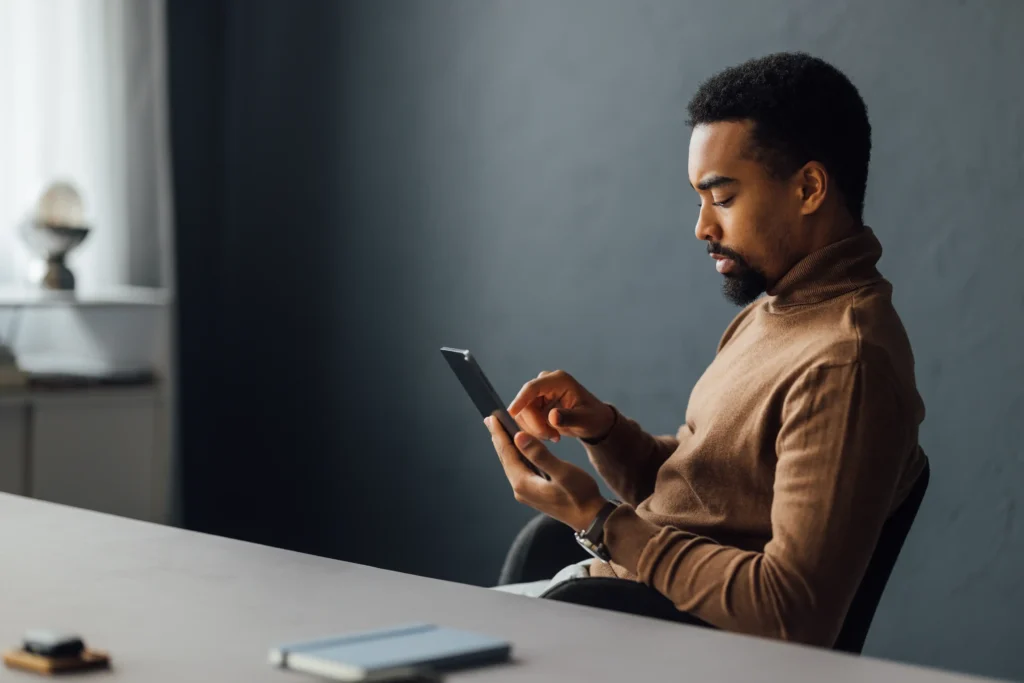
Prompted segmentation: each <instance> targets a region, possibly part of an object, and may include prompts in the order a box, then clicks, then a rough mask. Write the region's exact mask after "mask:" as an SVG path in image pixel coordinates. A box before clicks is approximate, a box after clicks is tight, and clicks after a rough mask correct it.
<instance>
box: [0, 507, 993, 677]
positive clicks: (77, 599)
mask: <svg viewBox="0 0 1024 683" xmlns="http://www.w3.org/2000/svg"><path fill="white" fill-rule="evenodd" d="M393 542H396V543H400V542H401V539H398V538H396V539H393ZM0 552H2V555H0V558H2V559H0V646H2V647H4V648H6V647H7V646H13V645H16V644H17V643H18V642H19V639H20V636H21V633H22V632H23V631H24V630H26V629H28V628H33V627H47V628H59V629H68V630H73V631H76V632H78V633H80V634H82V636H83V637H84V638H85V639H86V642H87V643H88V644H90V645H92V646H93V647H97V648H100V649H107V650H109V651H110V652H111V654H112V656H113V660H114V665H115V670H114V675H113V676H110V675H109V674H99V675H97V679H98V680H104V681H106V680H117V681H149V682H151V683H163V682H166V683H171V682H174V683H179V682H180V681H246V682H258V681H268V682H277V683H287V682H288V681H297V682H301V681H305V680H310V681H311V680H313V679H309V678H305V677H303V676H301V675H298V674H293V673H289V672H284V671H279V670H276V669H273V668H271V667H270V666H269V665H268V664H267V663H266V656H267V649H268V648H269V647H270V646H271V645H273V644H276V643H281V642H286V641H294V640H301V639H303V638H307V637H309V638H312V637H318V636H324V635H330V634H335V633H338V632H342V631H349V630H361V629H371V628H376V627H381V626H387V625H392V624H396V623H400V622H407V621H427V622H435V623H439V624H443V625H446V626H453V627H457V628H466V629H473V630H477V631H480V632H482V633H487V634H490V635H494V636H497V637H502V638H507V639H508V640H510V641H511V642H512V643H513V656H514V657H515V659H516V663H515V664H511V665H506V666H500V667H492V668H488V669H478V670H474V671H469V672H465V673H460V674H456V675H452V676H450V677H449V678H450V680H452V681H488V682H490V681H493V682H494V683H499V682H502V681H541V680H543V681H588V683H589V682H593V681H617V682H619V683H645V682H646V681H652V682H654V681H668V680H679V681H700V683H718V682H726V681H728V682H729V683H733V682H735V681H759V682H760V681H778V682H779V683H797V682H800V681H806V682H807V683H821V682H822V681H829V682H830V683H853V682H858V683H876V682H877V681H899V682H900V683H918V682H921V683H923V682H924V681H929V682H933V681H967V680H972V679H968V678H965V677H960V676H954V675H950V674H946V673H942V672H938V671H932V670H927V669H920V668H915V667H909V666H903V665H898V664H892V663H887V662H881V661H875V660H870V659H866V658H858V657H850V656H845V655H837V654H833V653H830V652H827V651H823V650H815V649H811V648H804V647H796V646H789V645H783V644H780V643H773V642H769V641H764V640H759V639H754V638H746V637H740V636H733V635H728V634H723V633H716V632H713V631H708V630H702V629H697V628H691V627H688V626H682V625H679V624H672V623H668V622H661V621H654V620H649V619H643V618H639V617H633V616H628V615H623V614H615V613H611V612H605V611H600V610H595V609H590V608H585V607H577V606H574V605H565V604H561V603H557V602H551V601H546V600H538V599H531V598H522V597H518V596H514V595H507V594H504V593H498V592H496V591H489V590H486V589H483V588H474V587H469V586H463V585H459V584H454V583H447V582H443V581H435V580H432V579H424V578H420V577H414V576H407V575H403V574H397V573H394V572H389V571H383V570H379V569H372V568H369V567H363V566H359V565H354V564H348V563H344V562H338V561H334V560H329V559H324V558H319V557H313V556H309V555H302V554H299V553H293V552H288V551H284V550H278V549H274V548H267V547H263V546H258V545H252V544H249V543H242V542H239V541H233V540H228V539H224V538H217V537H214V536H206V535H203V534H197V533H192V532H187V531H182V530H180V529H173V528H170V527H163V526H159V525H155V524H149V523H145V522H138V521H134V520H128V519H122V518H118V517H113V516H108V515H103V514H99V513H95V512H87V511H84V510H78V509H74V508H68V507H62V506H58V505H54V504H51V503H44V502H40V501H35V500H30V499H26V498H19V497H17V496H10V495H2V494H0ZM0 676H2V677H3V678H4V680H26V681H28V680H39V679H38V678H36V677H33V676H31V675H29V674H19V673H14V672H8V671H2V673H0ZM87 678H88V677H86V678H83V680H86V679H87ZM76 680H77V679H76ZM973 680H978V679H973Z"/></svg>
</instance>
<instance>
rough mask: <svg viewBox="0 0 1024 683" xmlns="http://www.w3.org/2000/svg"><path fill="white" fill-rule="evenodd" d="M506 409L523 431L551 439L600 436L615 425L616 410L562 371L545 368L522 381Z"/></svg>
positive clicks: (593, 438)
mask: <svg viewBox="0 0 1024 683" xmlns="http://www.w3.org/2000/svg"><path fill="white" fill-rule="evenodd" d="M508 412H509V414H510V415H511V416H512V417H514V418H515V420H516V423H517V424H518V425H519V427H520V428H521V429H522V430H523V431H524V432H527V433H529V434H532V435H533V436H535V437H537V438H539V439H547V440H551V441H558V439H559V438H560V437H561V436H563V435H564V436H571V437H574V438H580V439H590V440H595V439H602V438H604V437H605V436H607V435H608V432H609V431H611V428H612V427H613V426H614V424H615V410H614V409H613V408H612V407H611V406H610V405H608V404H607V403H602V402H601V401H599V400H598V399H597V397H595V396H594V395H593V394H591V393H590V392H589V391H587V390H586V389H584V388H583V385H582V384H580V383H579V382H577V381H576V380H575V378H573V376H572V375H570V374H569V373H567V372H566V371H564V370H555V371H554V372H547V371H544V372H542V373H540V374H539V375H538V376H537V379H535V380H531V381H529V382H527V383H526V384H524V385H523V388H522V389H520V390H519V394H518V395H516V397H515V399H514V400H513V401H512V403H511V404H510V405H509V407H508Z"/></svg>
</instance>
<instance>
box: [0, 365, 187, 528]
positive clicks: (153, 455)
mask: <svg viewBox="0 0 1024 683" xmlns="http://www.w3.org/2000/svg"><path fill="white" fill-rule="evenodd" d="M166 414H167V411H166V409H165V405H164V400H163V397H162V392H161V391H160V387H159V385H153V386H146V387H130V388H129V387H124V388H105V389H68V390H59V391H57V390H46V391H39V390H34V391H33V390H24V391H21V392H17V393H12V392H5V394H4V396H3V399H2V402H0V490H4V491H9V492H11V493H19V494H21V495H26V496H31V497H33V498H39V499H41V500H48V501H52V502H55V503H62V504H65V505H73V506H76V507H82V508H87V509H90V510H97V511H100V512H108V513H111V514H115V515H121V516H125V517H133V518H135V519H144V520H149V521H154V522H167V521H169V510H168V500H169V496H168V491H169V488H170V481H171V476H170V467H169V462H170V458H169V457H168V456H169V452H168V448H167V443H166V439H165V438H163V434H165V433H166V429H165V425H164V424H163V422H164V420H165V416H166Z"/></svg>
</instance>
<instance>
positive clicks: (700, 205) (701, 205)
mask: <svg viewBox="0 0 1024 683" xmlns="http://www.w3.org/2000/svg"><path fill="white" fill-rule="evenodd" d="M734 199H736V197H735V196H732V197H729V198H728V199H723V200H722V201H720V202H712V203H711V205H712V206H719V207H722V208H723V209H725V208H728V207H729V205H730V204H732V200H734ZM697 208H698V209H703V208H704V203H703V202H697Z"/></svg>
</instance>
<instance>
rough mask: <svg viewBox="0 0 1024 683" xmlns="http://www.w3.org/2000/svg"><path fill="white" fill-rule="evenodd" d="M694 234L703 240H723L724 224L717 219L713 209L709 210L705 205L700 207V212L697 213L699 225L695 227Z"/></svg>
mask: <svg viewBox="0 0 1024 683" xmlns="http://www.w3.org/2000/svg"><path fill="white" fill-rule="evenodd" d="M693 234H694V235H696V236H697V239H699V240H701V241H702V242H721V241H722V226H720V225H719V224H718V221H716V220H715V214H714V212H713V211H709V210H708V209H707V208H705V207H703V206H702V207H700V213H698V214H697V227H696V228H694V231H693Z"/></svg>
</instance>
